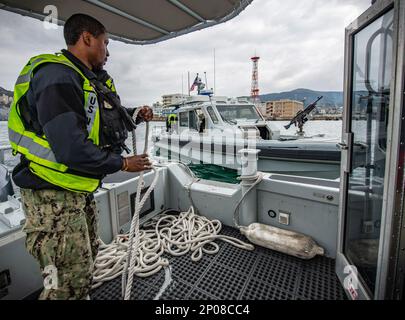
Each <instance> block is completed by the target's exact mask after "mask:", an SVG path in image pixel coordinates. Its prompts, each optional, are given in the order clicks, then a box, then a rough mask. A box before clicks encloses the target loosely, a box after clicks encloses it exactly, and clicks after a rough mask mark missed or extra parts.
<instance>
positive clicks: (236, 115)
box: [217, 105, 262, 124]
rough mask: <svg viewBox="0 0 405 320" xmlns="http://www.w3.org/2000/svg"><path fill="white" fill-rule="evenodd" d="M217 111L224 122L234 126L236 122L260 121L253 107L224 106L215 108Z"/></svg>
mask: <svg viewBox="0 0 405 320" xmlns="http://www.w3.org/2000/svg"><path fill="white" fill-rule="evenodd" d="M217 110H218V112H219V114H220V115H221V117H222V119H223V120H224V121H225V122H228V123H232V124H236V123H237V120H256V121H260V120H262V119H261V117H260V115H259V114H258V112H257V110H256V108H255V107H254V106H249V105H226V106H225V105H224V106H217Z"/></svg>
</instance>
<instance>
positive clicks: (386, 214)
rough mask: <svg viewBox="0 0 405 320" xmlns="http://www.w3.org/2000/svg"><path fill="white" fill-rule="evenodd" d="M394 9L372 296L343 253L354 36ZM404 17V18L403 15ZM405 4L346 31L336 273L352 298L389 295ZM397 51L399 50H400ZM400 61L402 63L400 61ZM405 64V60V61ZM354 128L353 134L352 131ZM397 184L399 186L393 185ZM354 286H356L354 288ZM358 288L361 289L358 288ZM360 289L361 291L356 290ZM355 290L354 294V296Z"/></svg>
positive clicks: (391, 1)
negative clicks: (392, 48) (390, 84)
mask: <svg viewBox="0 0 405 320" xmlns="http://www.w3.org/2000/svg"><path fill="white" fill-rule="evenodd" d="M393 7H394V42H393V47H394V50H393V55H394V57H393V68H392V72H393V74H392V87H391V93H390V106H389V110H390V112H389V118H388V128H387V151H386V155H387V158H386V164H385V177H384V193H383V207H382V217H381V218H382V220H381V225H382V228H381V234H380V243H379V254H378V262H377V279H376V286H375V292H374V293H369V291H368V290H367V288H366V286H365V285H364V284H363V283H362V281H361V280H360V279H358V278H357V275H356V273H355V270H353V269H352V268H351V264H350V263H349V261H348V259H347V258H346V257H345V255H344V254H343V251H344V236H345V219H346V215H345V213H346V202H347V189H348V178H349V177H348V176H349V173H350V172H351V163H352V154H351V151H352V143H353V141H352V138H353V135H352V133H351V128H350V126H351V101H352V90H353V83H352V80H353V79H352V78H353V59H354V57H353V45H354V36H355V35H356V34H357V33H358V32H360V31H361V30H363V29H364V28H366V27H367V26H368V25H370V24H371V23H372V22H374V21H375V20H377V19H378V18H380V17H381V16H382V15H383V14H384V13H386V12H387V11H389V10H390V9H392V8H393ZM400 14H402V16H401V15H400ZM403 16H404V1H402V0H378V1H376V3H374V5H372V6H371V7H370V8H369V9H368V10H367V11H366V12H364V13H363V14H362V15H361V16H360V17H359V18H358V19H357V20H355V21H354V22H353V23H352V24H350V25H349V26H348V27H347V28H346V36H345V67H344V68H345V72H344V90H345V91H344V112H343V127H342V143H341V146H342V162H341V181H340V190H341V192H340V200H339V224H338V241H337V244H338V248H337V257H336V274H337V276H338V277H339V279H340V281H341V283H342V284H343V286H344V289H345V290H346V292H347V294H348V296H349V297H351V298H352V299H367V300H368V299H384V298H385V297H386V295H387V294H386V292H387V283H388V282H387V278H388V273H389V272H388V266H389V260H390V256H389V252H390V246H391V245H392V236H391V234H392V231H393V214H394V211H395V208H394V203H395V196H396V189H397V185H396V184H397V180H396V178H397V174H398V170H397V167H398V160H399V157H398V151H399V143H400V141H399V138H400V133H401V132H400V129H401V128H400V127H401V119H402V108H400V107H398V106H402V104H400V101H402V88H400V90H398V88H399V87H400V86H399V84H400V85H402V82H399V84H398V80H400V79H402V77H403V69H401V67H397V66H401V63H400V62H401V61H399V60H398V55H399V54H400V53H402V57H401V60H402V59H403V53H404V51H403V49H404V48H403V39H401V41H400V42H401V43H399V41H398V34H400V35H402V37H403V36H404V30H403V24H404V21H403V20H404V17H403ZM401 27H402V28H401ZM395 48H398V49H397V50H396V49H395ZM397 60H398V61H397ZM402 65H403V61H402ZM349 129H350V131H349ZM392 181H394V182H395V183H390V182H392ZM350 283H354V285H353V284H352V285H350ZM356 285H357V288H356ZM356 289H357V290H356ZM350 291H351V293H350Z"/></svg>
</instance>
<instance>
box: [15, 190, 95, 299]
mask: <svg viewBox="0 0 405 320" xmlns="http://www.w3.org/2000/svg"><path fill="white" fill-rule="evenodd" d="M21 199H22V203H23V205H24V211H25V214H26V223H25V226H24V229H23V230H24V231H25V232H26V234H27V238H26V243H25V245H26V248H27V250H28V252H29V253H30V254H31V255H32V256H33V257H34V258H35V259H36V260H37V261H38V262H39V265H40V268H41V271H42V276H43V278H44V290H43V291H42V293H41V295H40V298H39V299H41V300H59V299H62V300H68V299H86V297H87V296H88V294H89V292H90V289H91V282H92V273H93V265H94V260H95V258H96V255H97V251H98V232H97V222H98V218H97V210H96V203H95V201H94V197H93V195H85V194H81V193H75V192H70V191H56V190H28V189H21Z"/></svg>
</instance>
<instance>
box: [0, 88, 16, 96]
mask: <svg viewBox="0 0 405 320" xmlns="http://www.w3.org/2000/svg"><path fill="white" fill-rule="evenodd" d="M3 94H5V95H6V96H9V97H12V96H13V91H8V90H6V89H4V88H2V87H0V96H2V95H3Z"/></svg>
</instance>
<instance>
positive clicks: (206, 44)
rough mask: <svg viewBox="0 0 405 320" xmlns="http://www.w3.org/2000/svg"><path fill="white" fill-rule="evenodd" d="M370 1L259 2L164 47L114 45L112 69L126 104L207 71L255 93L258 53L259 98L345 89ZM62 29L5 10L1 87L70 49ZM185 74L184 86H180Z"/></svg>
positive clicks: (157, 95) (154, 97)
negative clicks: (33, 61) (347, 60)
mask: <svg viewBox="0 0 405 320" xmlns="http://www.w3.org/2000/svg"><path fill="white" fill-rule="evenodd" d="M370 3H371V0H305V1H302V0H254V1H253V3H252V4H251V5H250V6H248V7H247V8H246V9H245V10H244V11H243V12H242V13H241V14H240V15H239V16H238V17H236V18H234V19H233V20H231V21H229V22H226V23H224V24H222V25H218V26H214V27H211V28H209V29H204V30H201V31H197V32H195V33H191V34H188V35H185V36H182V37H179V38H175V39H171V40H168V41H165V42H162V43H158V44H154V45H147V46H135V45H128V44H124V43H121V42H117V41H111V42H110V45H109V51H110V55H111V56H110V59H109V62H108V64H107V65H106V69H107V70H108V71H109V73H110V74H111V75H112V76H113V77H114V80H115V83H116V86H117V89H118V91H119V94H120V96H121V98H122V100H123V102H124V103H125V104H126V105H127V106H137V105H141V104H151V103H153V102H155V101H158V100H160V99H161V96H162V95H163V94H169V93H181V92H182V91H184V92H186V91H187V72H188V71H190V73H191V78H194V77H195V73H197V72H199V73H200V74H203V73H204V71H206V72H207V78H208V86H209V87H213V78H214V74H213V70H214V68H213V60H214V59H213V52H214V49H215V52H216V91H217V92H216V93H217V94H218V95H226V96H241V95H249V94H250V86H251V68H252V66H251V61H250V57H251V56H252V55H253V54H255V52H256V53H257V55H259V56H260V57H261V60H260V64H259V85H260V92H261V93H273V92H281V91H288V90H292V89H296V88H308V89H314V90H342V83H343V53H344V28H345V27H346V26H347V25H348V24H349V23H350V22H352V21H353V20H354V19H355V18H356V17H357V16H359V14H361V13H362V12H363V11H364V10H365V9H366V8H367V7H369V5H370ZM64 46H65V45H64V40H63V33H62V28H61V27H58V28H57V29H56V30H52V29H45V28H44V26H43V23H41V22H40V21H37V20H34V19H32V18H28V17H23V16H19V15H17V14H14V13H9V12H6V11H2V10H0V47H1V48H0V86H1V87H4V88H6V89H9V90H11V89H12V88H13V84H14V82H15V79H16V78H17V76H18V74H19V72H20V70H21V68H22V67H23V65H24V64H25V63H26V62H27V60H28V59H29V58H30V57H31V56H33V55H37V54H40V53H52V52H57V51H59V50H60V49H62V48H64ZM182 76H183V89H182Z"/></svg>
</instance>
